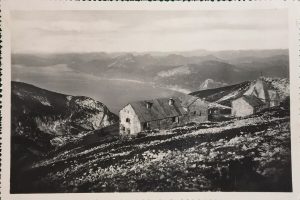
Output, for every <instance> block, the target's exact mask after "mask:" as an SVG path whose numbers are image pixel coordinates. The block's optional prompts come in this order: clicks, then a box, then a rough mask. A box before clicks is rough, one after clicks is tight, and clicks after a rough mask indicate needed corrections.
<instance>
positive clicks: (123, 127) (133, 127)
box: [119, 105, 142, 135]
mask: <svg viewBox="0 0 300 200" xmlns="http://www.w3.org/2000/svg"><path fill="white" fill-rule="evenodd" d="M119 117H120V134H125V135H132V134H137V133H139V132H141V130H142V127H141V123H140V120H139V118H138V116H137V115H136V113H135V112H134V110H133V108H132V106H131V105H127V106H125V107H124V108H123V109H122V110H120V113H119ZM126 119H129V122H128V121H126Z"/></svg>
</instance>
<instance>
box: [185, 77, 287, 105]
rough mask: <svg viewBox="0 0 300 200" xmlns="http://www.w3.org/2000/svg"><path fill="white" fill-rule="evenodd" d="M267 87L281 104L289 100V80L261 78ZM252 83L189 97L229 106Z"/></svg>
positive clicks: (221, 88) (202, 91)
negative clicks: (277, 97) (272, 90)
mask: <svg viewBox="0 0 300 200" xmlns="http://www.w3.org/2000/svg"><path fill="white" fill-rule="evenodd" d="M262 78H263V80H264V81H265V83H266V84H267V85H269V86H270V87H271V88H274V89H275V90H276V91H277V92H278V94H279V96H280V98H281V101H282V102H283V101H284V100H286V99H287V98H289V95H290V94H289V91H290V90H289V79H287V78H270V77H262ZM253 82H254V81H245V82H242V83H238V84H234V85H229V86H225V87H220V88H213V89H207V90H199V91H195V92H192V93H190V94H191V95H194V96H197V97H200V98H203V99H205V100H207V101H209V102H215V103H218V104H222V105H225V106H231V101H232V99H234V98H237V97H239V96H242V95H243V94H244V93H245V92H246V91H247V90H248V89H249V87H250V85H251V83H253Z"/></svg>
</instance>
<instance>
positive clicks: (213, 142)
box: [14, 106, 291, 192]
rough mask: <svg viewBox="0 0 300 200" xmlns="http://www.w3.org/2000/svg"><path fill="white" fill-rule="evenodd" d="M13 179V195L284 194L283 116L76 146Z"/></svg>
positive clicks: (287, 182) (287, 181)
mask: <svg viewBox="0 0 300 200" xmlns="http://www.w3.org/2000/svg"><path fill="white" fill-rule="evenodd" d="M284 107H286V108H287V106H284ZM22 180H26V184H23V182H22ZM20 181H21V182H19V184H18V185H19V187H16V188H14V192H115V191H122V192H126V191H291V155H290V118H289V111H288V110H286V109H285V108H283V107H277V108H274V109H271V110H268V111H266V112H263V113H258V114H256V115H253V116H250V117H248V118H239V119H233V120H230V121H226V122H218V123H206V124H201V125H196V124H190V125H187V126H184V127H178V128H174V129H171V130H165V131H158V130H157V131H153V132H148V133H144V134H141V135H139V136H137V137H133V138H119V137H118V136H115V137H109V138H108V139H107V140H102V141H98V142H97V141H96V140H95V142H94V143H92V144H89V145H86V143H84V141H82V142H81V143H78V144H77V146H76V148H73V147H71V145H70V148H68V147H67V148H66V149H64V151H57V152H56V153H54V154H52V155H50V156H48V157H47V158H44V159H42V160H40V161H38V162H35V163H34V164H33V165H31V166H30V167H28V168H27V169H26V170H25V171H24V173H23V174H22V176H20Z"/></svg>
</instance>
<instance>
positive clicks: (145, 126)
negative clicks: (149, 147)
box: [143, 122, 150, 130]
mask: <svg viewBox="0 0 300 200" xmlns="http://www.w3.org/2000/svg"><path fill="white" fill-rule="evenodd" d="M149 128H150V124H149V123H148V122H145V123H144V124H143V129H144V130H146V129H149Z"/></svg>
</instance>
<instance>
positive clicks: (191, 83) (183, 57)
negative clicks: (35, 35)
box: [12, 49, 289, 91]
mask: <svg viewBox="0 0 300 200" xmlns="http://www.w3.org/2000/svg"><path fill="white" fill-rule="evenodd" d="M12 65H13V69H12V71H13V72H14V70H20V69H15V68H14V66H18V65H22V66H24V67H41V68H42V67H49V66H58V65H61V66H67V67H68V69H70V70H72V71H73V72H76V73H86V74H93V75H96V76H99V77H110V78H123V79H130V80H139V81H145V82H155V84H157V85H159V86H165V87H170V88H174V87H175V88H181V89H185V90H188V91H195V90H199V89H201V87H202V86H203V85H205V81H207V80H208V79H209V80H210V83H211V86H210V87H217V86H220V84H213V82H214V83H222V84H224V85H225V84H228V85H230V84H235V83H239V82H242V81H245V80H254V79H256V78H257V77H259V76H261V75H264V76H269V77H280V78H288V77H289V67H288V66H289V57H288V50H286V49H278V50H241V51H206V50H197V51H188V52H145V53H135V52H132V53H127V52H125V53H123V52H118V53H104V52H99V53H66V54H35V55H32V54H13V55H12ZM201 85H202V86H201ZM213 85H215V86H213ZM204 89H205V88H204Z"/></svg>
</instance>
